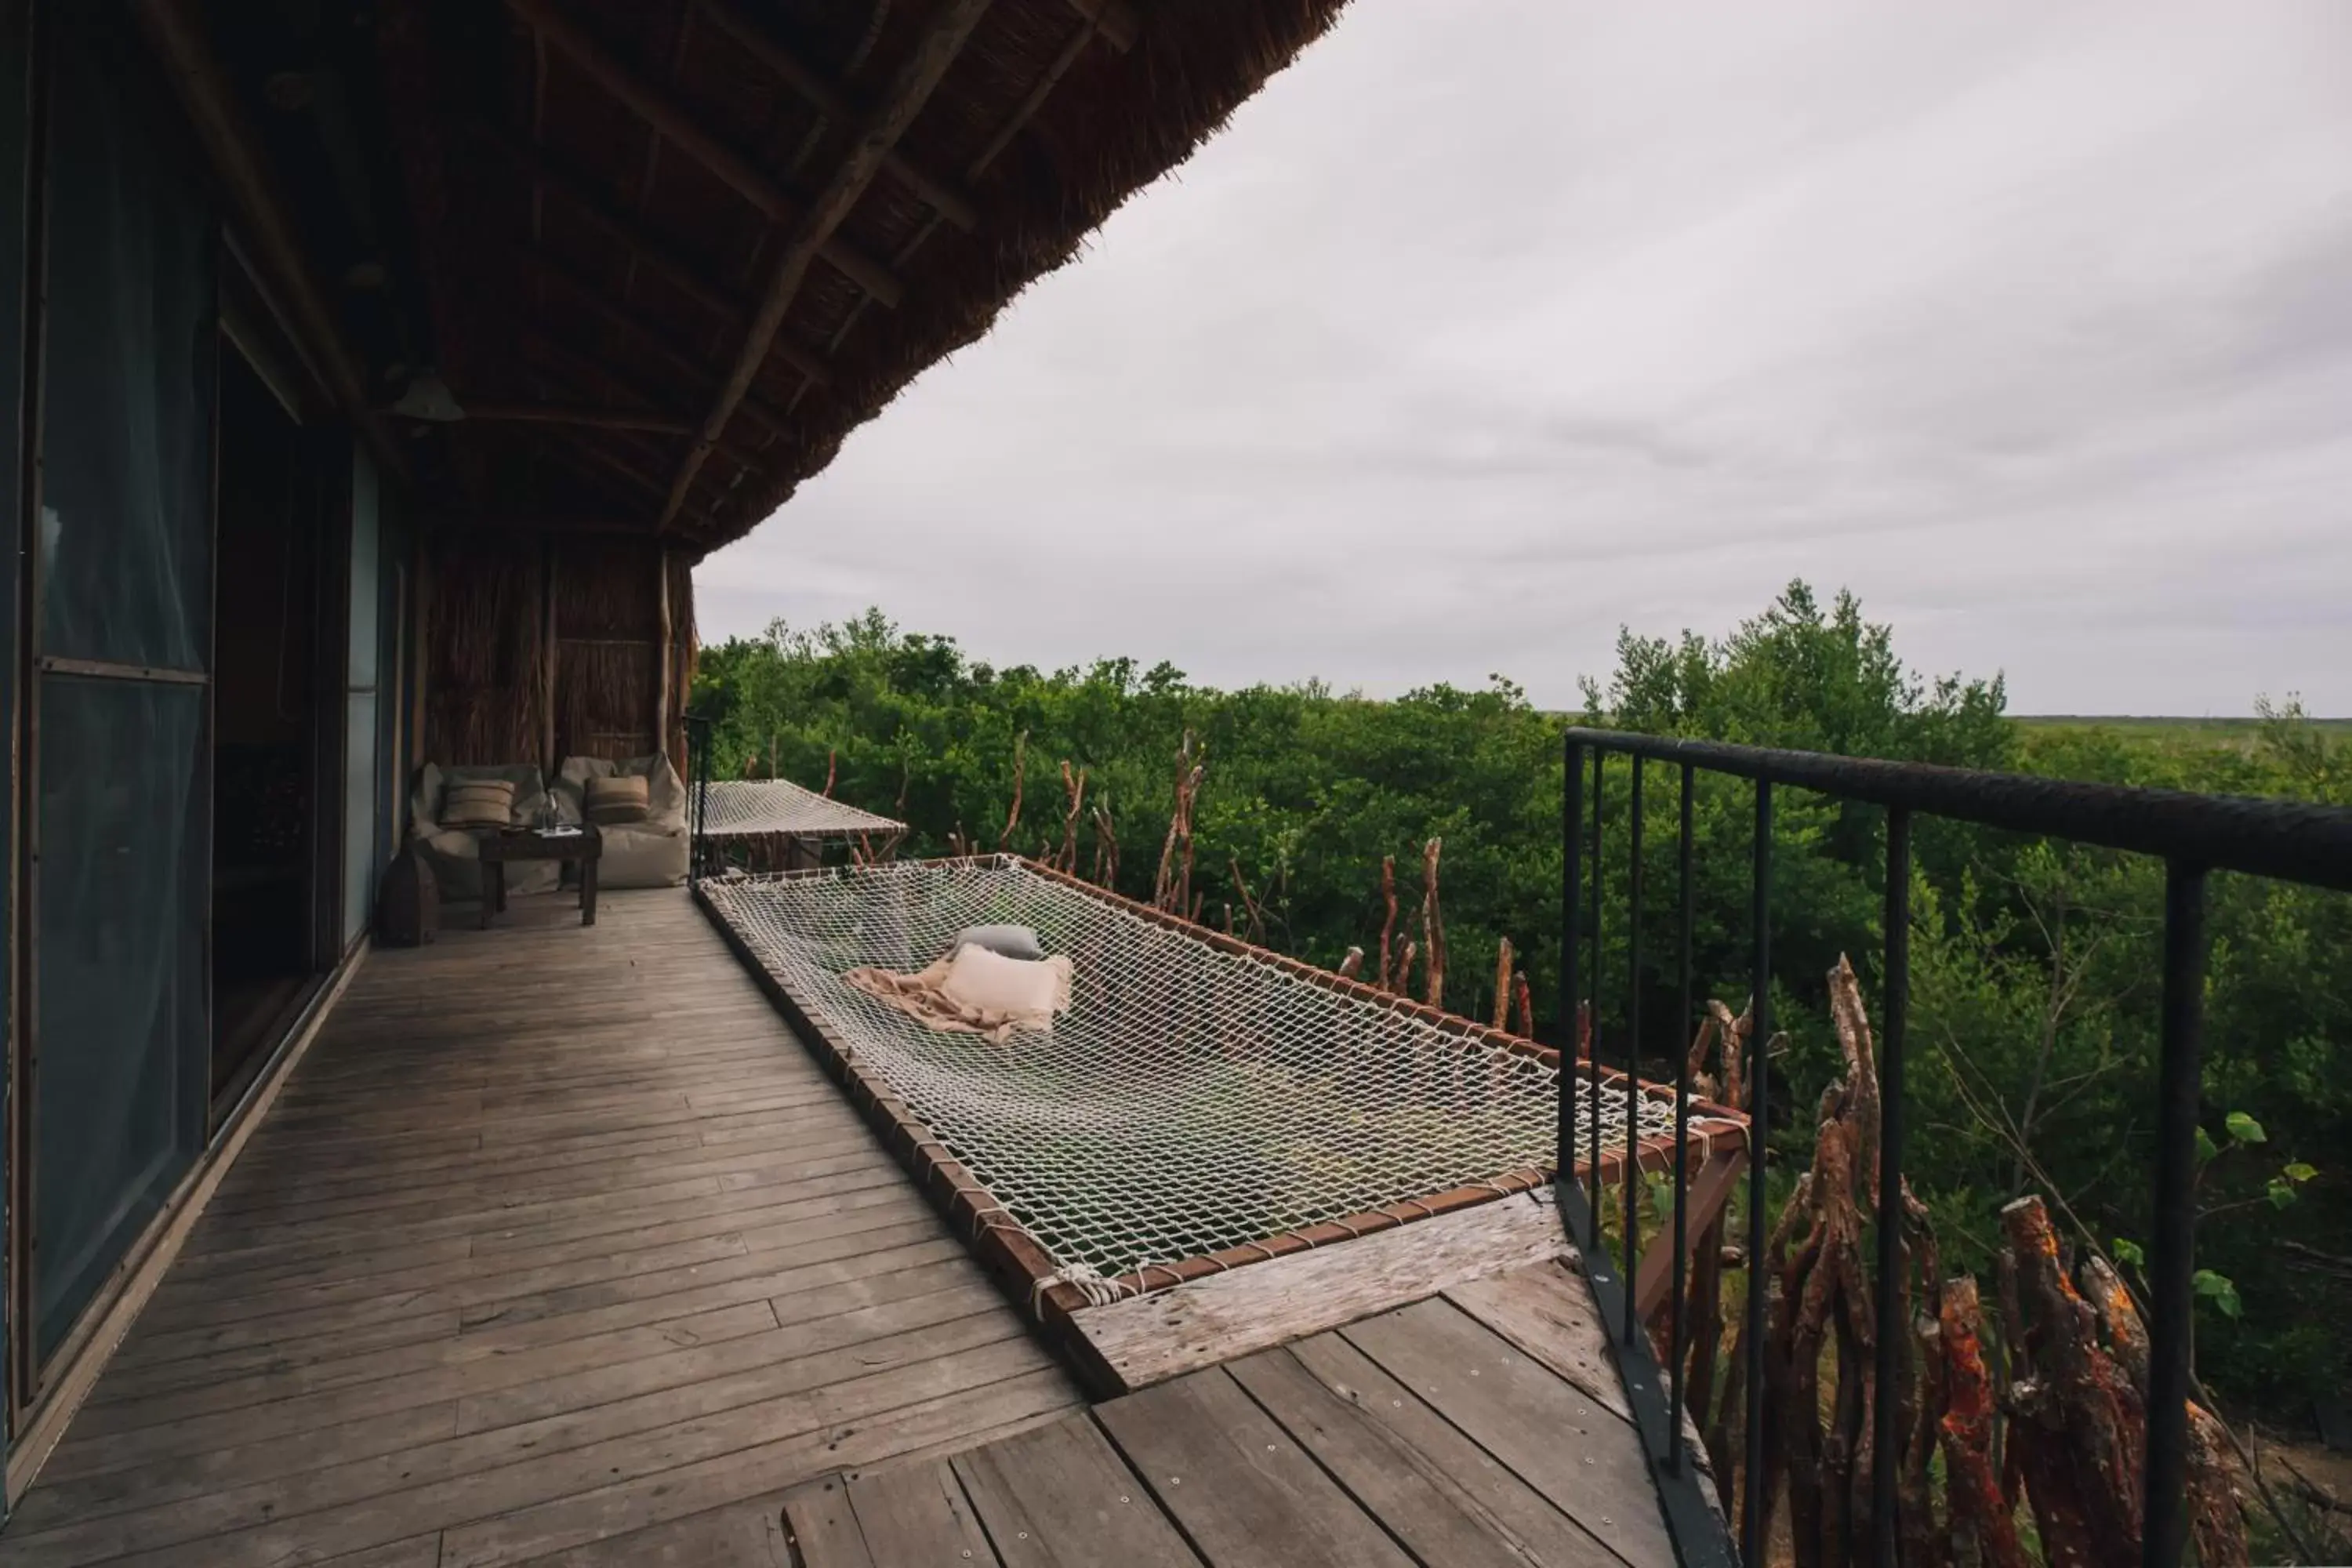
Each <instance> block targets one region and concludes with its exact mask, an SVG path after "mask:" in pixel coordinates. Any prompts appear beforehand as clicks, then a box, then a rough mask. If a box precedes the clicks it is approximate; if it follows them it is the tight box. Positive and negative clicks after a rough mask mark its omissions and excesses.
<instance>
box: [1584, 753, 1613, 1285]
mask: <svg viewBox="0 0 2352 1568" xmlns="http://www.w3.org/2000/svg"><path fill="white" fill-rule="evenodd" d="M1608 762H1609V758H1608V754H1607V753H1606V752H1603V751H1601V748H1600V747H1598V746H1595V747H1593V748H1592V929H1591V931H1589V932H1587V933H1586V940H1587V941H1588V942H1591V944H1592V977H1591V986H1590V989H1591V993H1592V994H1591V1007H1592V1044H1591V1048H1590V1049H1588V1050H1587V1051H1586V1052H1585V1058H1586V1061H1585V1070H1586V1073H1587V1075H1588V1077H1587V1089H1588V1091H1589V1093H1588V1098H1589V1100H1590V1101H1591V1114H1590V1115H1589V1116H1587V1117H1586V1118H1585V1136H1586V1138H1587V1140H1588V1142H1587V1144H1586V1150H1587V1152H1588V1154H1589V1155H1590V1157H1591V1163H1590V1164H1589V1165H1587V1166H1586V1167H1585V1176H1586V1180H1587V1183H1588V1186H1587V1189H1586V1192H1587V1195H1588V1196H1589V1197H1590V1199H1591V1206H1592V1240H1593V1244H1594V1246H1596V1247H1599V1246H1600V1243H1601V785H1602V784H1603V783H1604V782H1605V778H1606V775H1605V773H1604V770H1605V769H1606V767H1607V766H1608ZM1601 1250H1602V1251H1603V1252H1606V1250H1607V1249H1606V1248H1605V1247H1603V1248H1601Z"/></svg>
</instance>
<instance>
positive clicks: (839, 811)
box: [701, 779, 907, 838]
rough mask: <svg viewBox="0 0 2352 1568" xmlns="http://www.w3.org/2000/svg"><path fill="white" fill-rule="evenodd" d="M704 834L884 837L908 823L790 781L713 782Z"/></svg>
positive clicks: (709, 788)
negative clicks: (860, 807) (848, 803)
mask: <svg viewBox="0 0 2352 1568" xmlns="http://www.w3.org/2000/svg"><path fill="white" fill-rule="evenodd" d="M702 787H703V789H704V791H705V792H706V793H705V794H704V796H703V802H702V824H701V826H702V832H703V834H704V836H705V837H711V838H739V837H753V836H755V835H761V834H770V833H782V834H791V835H794V836H796V837H803V838H854V837H856V836H857V835H859V834H861V833H863V834H871V835H873V836H874V837H877V838H878V837H887V836H888V835H890V834H893V833H904V832H905V831H906V830H907V825H906V824H905V823H903V822H893V821H891V820H890V819H889V818H888V817H887V816H876V815H875V814H874V813H872V812H870V811H860V810H858V809H857V807H856V806H854V805H845V804H844V803H842V802H840V801H837V800H834V799H832V798H830V797H828V796H825V795H819V794H817V793H816V792H815V791H814V790H810V789H803V788H802V787H801V786H800V785H798V784H794V783H793V782H792V781H791V780H790V779H714V780H712V781H711V782H710V783H709V784H705V785H704V786H702Z"/></svg>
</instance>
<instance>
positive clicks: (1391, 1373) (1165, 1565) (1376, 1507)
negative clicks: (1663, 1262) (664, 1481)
mask: <svg viewBox="0 0 2352 1568" xmlns="http://www.w3.org/2000/svg"><path fill="white" fill-rule="evenodd" d="M1352 1245H1356V1244H1353V1243H1348V1244H1342V1248H1335V1249H1334V1250H1335V1251H1336V1250H1341V1249H1343V1248H1344V1247H1346V1246H1352ZM1606 1357H1607V1352H1606V1347H1605V1346H1604V1345H1603V1344H1602V1343H1601V1341H1600V1337H1599V1333H1598V1331H1597V1329H1596V1328H1595V1326H1594V1324H1593V1322H1592V1308H1591V1297H1590V1295H1589V1293H1588V1292H1587V1290H1586V1289H1585V1286H1584V1284H1583V1281H1582V1280H1581V1279H1578V1278H1577V1277H1576V1276H1575V1275H1574V1273H1572V1272H1571V1271H1570V1268H1569V1267H1568V1266H1566V1265H1563V1264H1560V1263H1553V1262H1547V1263H1542V1264H1538V1265H1534V1266H1532V1267H1528V1268H1519V1269H1517V1270H1513V1271H1511V1272H1508V1273H1505V1274H1500V1275H1494V1276H1489V1277H1487V1278H1486V1279H1479V1280H1475V1281H1473V1282H1468V1283H1465V1284H1462V1285H1458V1286H1455V1287H1454V1288H1452V1289H1448V1290H1447V1291H1445V1292H1444V1294H1443V1295H1441V1296H1437V1297H1433V1298H1431V1299H1429V1300H1423V1301H1420V1302H1417V1303H1415V1304H1413V1305H1412V1306H1409V1307H1404V1308H1401V1309H1397V1310H1391V1311H1386V1312H1381V1313H1379V1314H1377V1315H1375V1316H1372V1317H1370V1318H1367V1319H1364V1320H1362V1321H1359V1322H1355V1323H1352V1324H1349V1326H1347V1327H1345V1328H1342V1329H1339V1330H1337V1331H1327V1332H1324V1333H1320V1334H1317V1335H1314V1336H1312V1337H1310V1338H1307V1339H1304V1340H1301V1341H1298V1342H1296V1343H1294V1344H1291V1345H1289V1346H1286V1347H1285V1348H1281V1349H1276V1350H1269V1351H1262V1352H1257V1353H1255V1354H1253V1355H1250V1356H1247V1357H1245V1358H1244V1359H1242V1360H1239V1361H1236V1362H1234V1363H1230V1364H1229V1365H1226V1366H1223V1367H1218V1368H1215V1369H1213V1370H1208V1371H1202V1372H1195V1373H1190V1374H1189V1375H1186V1376H1184V1377H1181V1378H1178V1379H1177V1380H1175V1381H1173V1382H1170V1383H1164V1384H1160V1385H1158V1386H1156V1387H1153V1388H1149V1389H1146V1390H1144V1391H1143V1392H1141V1393H1139V1394H1129V1395H1128V1396H1126V1397H1124V1398H1121V1399H1117V1400H1114V1401H1112V1402H1111V1403H1109V1404H1108V1405H1102V1406H1100V1407H1098V1408H1097V1409H1096V1410H1094V1411H1092V1412H1090V1413H1087V1414H1080V1415H1071V1416H1068V1417H1066V1418H1064V1419H1062V1420H1060V1421H1057V1422H1055V1423H1054V1424H1052V1425H1050V1426H1045V1427H1042V1428H1040V1429H1038V1430H1034V1431H1031V1432H1028V1433H1024V1434H1023V1435H1020V1436H1013V1437H1010V1438H1006V1439H1003V1440H1001V1441H997V1442H993V1443H991V1444H989V1445H987V1446H986V1447H980V1448H976V1449H972V1450H971V1451H968V1452H966V1453H963V1454H960V1455H957V1456H954V1457H952V1458H943V1459H937V1460H932V1461H929V1462H923V1463H917V1464H913V1465H901V1466H898V1467H896V1468H882V1469H852V1470H849V1471H847V1472H845V1474H843V1475H841V1476H837V1477H831V1478H827V1479H824V1480H821V1481H817V1482H813V1483H811V1484H809V1485H807V1486H805V1487H803V1488H801V1489H798V1490H797V1491H795V1492H794V1493H793V1495H792V1496H791V1497H790V1498H789V1499H787V1500H786V1505H785V1518H784V1521H783V1522H782V1526H781V1527H779V1525H778V1524H777V1523H776V1521H772V1520H771V1519H769V1518H766V1517H764V1516H754V1515H752V1514H750V1513H748V1512H747V1513H745V1514H742V1515H740V1516H738V1517H735V1518H733V1519H730V1520H722V1519H719V1518H712V1519H706V1520H702V1521H694V1522H693V1523H692V1524H690V1525H686V1526H680V1527H677V1528H676V1529H674V1530H672V1531H667V1532H652V1533H649V1534H648V1535H647V1536H646V1537H644V1538H643V1539H644V1542H645V1544H646V1548H647V1550H648V1551H649V1552H653V1551H655V1550H656V1543H658V1548H659V1550H662V1551H666V1552H667V1553H668V1554H667V1555H650V1556H648V1557H646V1558H645V1559H644V1560H645V1561H647V1562H675V1563H706V1562H707V1563H731V1562H745V1563H763V1564H775V1565H778V1568H782V1564H784V1563H788V1562H793V1561H797V1562H799V1563H803V1564H804V1565H805V1568H900V1565H903V1564H929V1563H938V1564H941V1565H943V1568H961V1564H963V1563H975V1564H980V1565H982V1568H1087V1565H1091V1564H1098V1563H1100V1564H1108V1563H1118V1564H1122V1565H1124V1564H1133V1565H1135V1568H1174V1565H1178V1564H1184V1565H1193V1564H1202V1563H1206V1564H1209V1565H1211V1568H1343V1565H1344V1568H1384V1565H1391V1564H1393V1565H1398V1568H1402V1565H1406V1564H1412V1563H1422V1564H1427V1565H1430V1568H1451V1565H1454V1564H1461V1565H1464V1568H1488V1565H1492V1568H1530V1565H1534V1564H1579V1565H1590V1568H1669V1565H1670V1564H1671V1563H1673V1561H1674V1554H1673V1551H1672V1548H1671V1546H1670V1545H1669V1543H1668V1541H1667V1537H1666V1533H1665V1528H1664V1523H1663V1521H1661V1518H1660V1516H1659V1510H1658V1505H1657V1502H1656V1500H1655V1497H1654V1493H1653V1491H1652V1489H1651V1486H1650V1480H1649V1475H1648V1472H1647V1469H1646V1468H1645V1467H1644V1464H1643V1458H1642V1453H1641V1447H1640V1444H1639V1442H1638V1440H1637V1439H1636V1437H1635V1436H1634V1433H1633V1426H1632V1425H1631V1423H1630V1421H1629V1420H1628V1417H1627V1413H1626V1409H1625V1405H1624V1401H1623V1396H1622V1391H1621V1390H1620V1389H1619V1388H1618V1386H1617V1382H1616V1373H1615V1372H1614V1371H1613V1370H1612V1365H1611V1363H1609V1361H1608V1360H1607V1359H1606ZM793 1552H796V1553H797V1556H796V1558H795V1557H793V1556H790V1555H788V1553H793ZM582 1561H583V1563H584V1562H587V1561H602V1560H601V1559H595V1560H589V1559H583V1560H582Z"/></svg>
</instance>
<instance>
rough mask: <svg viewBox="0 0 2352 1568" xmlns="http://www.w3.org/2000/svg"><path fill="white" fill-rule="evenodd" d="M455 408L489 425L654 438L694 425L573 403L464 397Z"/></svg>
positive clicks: (665, 416)
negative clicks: (642, 433) (621, 432)
mask: <svg viewBox="0 0 2352 1568" xmlns="http://www.w3.org/2000/svg"><path fill="white" fill-rule="evenodd" d="M458 406H459V407H461V408H463V409H464V410H465V411H466V417H467V420H469V421H472V420H481V421H486V422H488V423H489V424H492V425H564V426H573V427H575V428H578V429H583V430H643V431H646V432H647V433H649V434H651V435H656V436H684V435H688V434H689V433H691V432H692V431H693V429H694V423H693V421H691V420H688V419H681V418H678V417H677V416H676V415H670V414H638V413H634V412H632V411H630V410H628V409H625V408H597V407H593V406H589V405H581V404H576V403H484V402H476V401H474V400H473V399H471V398H463V399H460V400H459V402H458Z"/></svg>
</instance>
